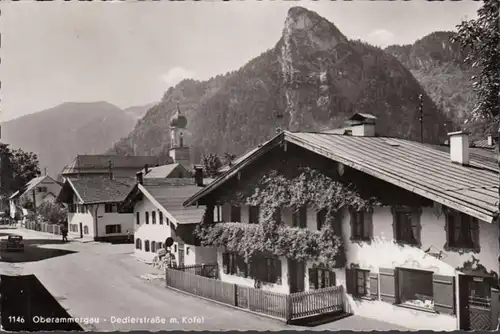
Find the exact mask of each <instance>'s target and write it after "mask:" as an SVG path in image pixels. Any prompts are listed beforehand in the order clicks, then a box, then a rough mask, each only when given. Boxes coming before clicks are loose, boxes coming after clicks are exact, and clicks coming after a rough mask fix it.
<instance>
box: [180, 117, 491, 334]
mask: <svg viewBox="0 0 500 334" xmlns="http://www.w3.org/2000/svg"><path fill="white" fill-rule="evenodd" d="M361 116H363V115H361ZM365 116H366V115H365ZM362 118H363V117H359V115H358V116H356V117H355V119H354V120H352V122H351V124H349V126H348V128H344V129H342V130H341V131H326V132H314V133H313V132H289V131H283V132H281V133H279V134H278V135H276V136H275V137H274V138H272V139H271V140H269V141H267V142H266V143H264V144H263V145H261V146H260V147H258V148H256V149H254V150H251V151H249V153H247V154H246V155H245V156H244V158H239V159H236V160H235V163H233V165H232V166H229V168H227V169H226V170H225V171H224V172H223V173H222V174H221V175H220V176H219V177H218V178H217V179H215V180H214V181H213V182H212V183H210V184H209V185H207V186H205V187H204V188H203V189H201V190H200V191H198V192H197V193H196V194H194V195H193V196H191V197H190V198H189V199H187V200H186V201H185V202H184V206H186V207H191V206H195V207H201V206H205V207H206V213H205V220H204V222H203V224H202V228H204V229H205V231H207V233H208V235H210V238H208V239H206V240H205V241H204V242H203V243H202V244H203V245H206V246H210V245H215V246H217V247H219V248H218V254H217V263H218V266H219V277H220V279H221V280H223V281H226V282H229V283H233V284H238V285H243V286H245V285H246V286H248V287H259V288H260V289H262V290H266V291H273V292H281V293H295V292H301V291H305V292H306V291H311V290H318V291H319V290H321V291H326V290H327V289H328V287H329V286H343V287H344V289H345V291H346V293H347V295H346V298H347V304H348V305H349V308H350V310H351V312H352V313H354V314H358V315H361V316H365V317H370V318H376V319H379V320H383V321H386V322H390V323H395V324H399V325H402V326H404V327H407V328H411V329H428V330H439V331H440V330H456V329H463V330H470V329H475V330H491V329H495V328H496V326H497V319H498V315H499V312H500V300H499V290H498V288H499V286H498V274H499V260H500V258H499V254H500V245H499V242H500V239H499V237H500V233H499V228H500V226H499V224H498V223H497V219H498V214H499V212H498V201H499V197H498V191H499V174H498V170H497V168H496V166H494V165H491V164H489V163H488V161H486V162H485V160H484V159H483V158H484V157H481V156H478V155H475V154H472V152H471V148H470V145H469V137H468V134H467V133H464V132H455V133H450V134H449V136H450V145H449V148H447V149H443V148H442V147H439V146H434V145H428V144H424V143H420V142H414V141H409V140H403V139H398V138H388V137H382V136H378V135H377V134H376V133H377V132H376V131H375V127H376V122H375V121H374V118H373V117H364V118H366V121H365V120H363V119H362ZM304 170H312V171H314V172H315V173H316V174H307V173H305V172H304ZM310 175H316V176H315V177H314V178H312V177H311V176H310ZM318 175H320V176H321V177H320V176H318ZM322 177H324V178H325V180H330V181H328V182H329V183H328V184H331V185H332V186H331V187H330V188H321V186H319V185H318V184H317V183H315V181H316V180H321V178H322ZM308 178H309V179H308ZM262 180H264V181H262ZM266 180H267V181H266ZM308 180H309V181H308ZM293 182H295V183H293ZM316 182H317V181H316ZM290 184H292V185H293V187H292V186H290ZM280 187H281V188H280ZM318 187H319V188H318ZM266 189H271V190H272V191H274V193H273V192H270V194H271V195H272V194H274V195H273V196H272V198H268V199H267V202H259V200H258V199H259V198H260V197H262V196H265V194H266V192H265V190H266ZM318 189H320V190H318ZM271 190H270V191H271ZM321 191H328V192H327V193H328V194H330V193H331V194H332V195H331V197H328V198H324V195H323V194H322V193H321ZM336 191H338V192H336ZM338 193H340V194H343V195H336V194H338ZM298 194H299V195H301V196H309V197H307V198H306V200H304V203H302V202H300V200H301V197H300V196H298ZM353 194H356V195H353ZM267 196H270V195H267ZM294 196H295V197H294ZM354 199H356V200H354ZM256 201H257V202H256ZM261 203H265V206H264V207H262V205H261ZM293 203H302V204H297V205H295V204H293ZM359 203H368V204H367V205H365V206H360V204H359ZM269 210H271V211H269ZM273 210H274V211H273ZM269 212H271V213H272V212H274V213H273V214H272V215H270V214H269ZM327 214H328V215H329V218H328V219H327V218H325V217H328V216H327ZM264 223H265V224H264ZM263 224H264V225H263ZM273 226H274V229H273V228H271V227H273ZM325 228H326V230H325ZM329 229H330V230H329ZM225 230H226V231H227V232H223V231H225ZM326 231H333V232H332V234H333V235H334V236H333V237H327V234H325V233H326ZM247 235H249V236H252V237H251V238H254V239H251V238H250V239H248V240H254V243H256V244H258V245H259V247H261V249H262V250H254V253H253V255H252V256H251V257H250V258H248V257H247V256H245V254H242V253H245V247H243V252H242V247H240V246H239V245H241V243H242V242H243V241H245V240H247V239H245V238H246V237H245V236H247ZM308 235H310V236H312V237H311V239H308V240H309V242H310V244H307V245H302V244H300V242H301V241H300V240H301V239H304V238H306V237H307V236H308ZM314 236H316V237H314ZM332 238H335V240H337V241H336V245H337V247H338V248H337V249H338V252H337V255H336V256H337V257H336V261H334V263H325V262H324V261H321V259H323V258H324V257H323V258H322V257H320V255H321V254H323V253H321V254H320V255H318V254H319V253H315V250H317V249H319V250H318V252H319V251H321V252H326V253H325V254H326V255H325V256H327V255H328V251H329V250H330V251H332V252H333V251H334V248H333V247H332V248H328V247H326V248H325V249H323V248H321V247H320V245H321V244H320V243H319V241H318V240H320V239H321V240H322V241H321V242H322V243H324V242H325V241H326V240H332ZM247 242H248V241H247ZM296 243H298V244H297V245H299V244H300V245H301V246H300V247H303V248H304V249H306V250H304V251H296V250H295V249H298V248H297V247H299V246H293V247H291V248H290V247H288V246H287V245H290V244H291V245H295V244H296ZM245 245H248V246H247V248H246V249H248V247H250V246H251V244H248V243H245ZM252 247H253V246H252ZM287 247H288V248H287ZM308 247H312V249H309V250H307V248H308ZM300 252H305V253H306V255H307V256H306V255H304V254H303V253H300ZM307 252H309V253H307ZM299 253H300V254H299ZM284 254H286V255H284ZM311 254H312V255H311ZM322 289H325V290H322ZM318 293H319V292H318ZM327 306H328V305H325V309H326V308H327Z"/></svg>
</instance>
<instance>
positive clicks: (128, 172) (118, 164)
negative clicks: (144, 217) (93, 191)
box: [61, 155, 159, 180]
mask: <svg viewBox="0 0 500 334" xmlns="http://www.w3.org/2000/svg"><path fill="white" fill-rule="evenodd" d="M158 164H159V160H158V158H157V157H154V156H121V155H77V156H76V158H75V159H74V160H73V162H72V163H70V164H69V165H67V166H66V167H64V169H63V170H62V172H61V176H62V177H63V178H72V179H74V178H84V177H85V178H89V177H108V176H109V175H110V174H111V175H112V178H113V179H115V180H118V179H129V178H135V174H136V173H137V172H138V171H139V170H141V169H142V168H144V166H145V165H149V166H157V165H158Z"/></svg>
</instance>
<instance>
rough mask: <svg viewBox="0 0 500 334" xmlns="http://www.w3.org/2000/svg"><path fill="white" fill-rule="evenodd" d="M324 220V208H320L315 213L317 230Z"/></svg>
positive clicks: (320, 227) (321, 226) (323, 223)
mask: <svg viewBox="0 0 500 334" xmlns="http://www.w3.org/2000/svg"><path fill="white" fill-rule="evenodd" d="M325 222H326V209H321V210H320V211H318V212H317V213H316V224H317V225H318V230H321V229H322V228H323V226H324V225H325Z"/></svg>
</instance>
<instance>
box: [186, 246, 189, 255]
mask: <svg viewBox="0 0 500 334" xmlns="http://www.w3.org/2000/svg"><path fill="white" fill-rule="evenodd" d="M186 255H189V247H186Z"/></svg>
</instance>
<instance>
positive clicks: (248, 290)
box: [247, 286, 252, 310]
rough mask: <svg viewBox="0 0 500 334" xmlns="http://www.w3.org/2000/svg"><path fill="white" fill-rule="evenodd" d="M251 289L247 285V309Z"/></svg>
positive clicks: (248, 307)
mask: <svg viewBox="0 0 500 334" xmlns="http://www.w3.org/2000/svg"><path fill="white" fill-rule="evenodd" d="M251 291H252V290H250V287H249V286H247V309H249V310H250V292H251Z"/></svg>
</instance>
